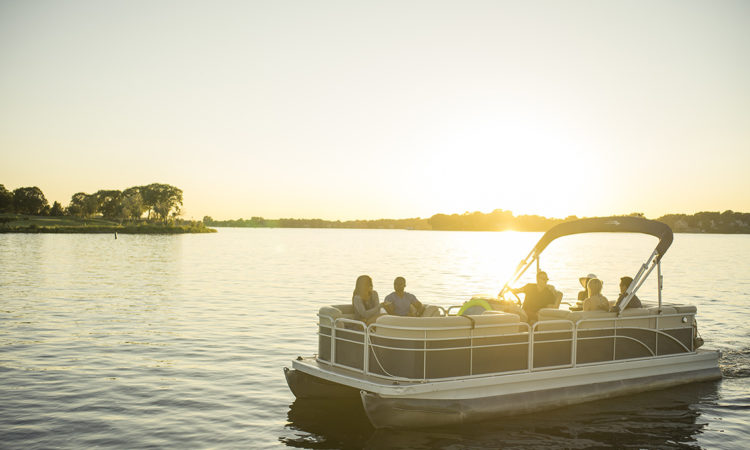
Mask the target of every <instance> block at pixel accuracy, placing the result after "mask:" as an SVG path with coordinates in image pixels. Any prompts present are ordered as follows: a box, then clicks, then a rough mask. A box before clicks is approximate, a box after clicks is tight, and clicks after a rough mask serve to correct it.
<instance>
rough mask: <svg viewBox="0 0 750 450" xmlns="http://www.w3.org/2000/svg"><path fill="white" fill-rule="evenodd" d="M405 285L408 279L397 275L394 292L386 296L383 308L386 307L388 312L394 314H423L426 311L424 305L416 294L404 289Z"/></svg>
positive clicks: (413, 315)
mask: <svg viewBox="0 0 750 450" xmlns="http://www.w3.org/2000/svg"><path fill="white" fill-rule="evenodd" d="M405 287H406V279H405V278H404V277H396V279H394V280H393V292H391V293H390V294H388V295H386V296H385V300H384V301H383V308H385V310H386V311H387V312H388V314H392V315H394V316H411V317H418V316H421V315H422V312H423V311H424V305H422V303H421V302H420V301H419V300H417V297H416V296H415V295H414V294H412V293H410V292H406V291H404V288H405Z"/></svg>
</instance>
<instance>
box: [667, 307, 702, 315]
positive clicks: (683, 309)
mask: <svg viewBox="0 0 750 450" xmlns="http://www.w3.org/2000/svg"><path fill="white" fill-rule="evenodd" d="M669 306H671V307H672V308H674V309H675V310H676V311H677V313H678V314H695V313H697V312H698V308H696V307H695V305H669Z"/></svg>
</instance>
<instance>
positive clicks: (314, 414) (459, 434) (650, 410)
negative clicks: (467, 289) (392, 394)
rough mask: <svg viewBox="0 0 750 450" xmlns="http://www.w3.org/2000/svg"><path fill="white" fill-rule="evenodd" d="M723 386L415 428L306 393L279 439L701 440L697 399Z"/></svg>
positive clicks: (441, 442)
mask: <svg viewBox="0 0 750 450" xmlns="http://www.w3.org/2000/svg"><path fill="white" fill-rule="evenodd" d="M718 386H719V382H717V381H706V382H700V383H691V384H688V385H684V386H678V387H673V388H668V389H662V390H658V391H652V392H646V393H642V394H637V395H632V396H627V397H621V398H618V400H617V401H616V402H614V401H611V400H599V401H593V402H588V403H583V404H578V405H573V406H568V407H564V408H560V409H555V410H551V411H545V412H541V413H536V414H525V415H518V416H506V417H498V418H497V419H493V420H488V421H484V422H478V423H473V424H464V425H459V426H444V427H438V428H424V429H411V430H405V429H374V428H373V427H371V426H370V425H369V423H368V422H367V418H366V416H365V413H364V411H363V409H362V405H361V403H359V402H357V401H352V400H339V401H335V402H334V401H329V400H317V399H300V400H296V401H295V402H294V403H292V404H291V405H290V406H289V413H288V418H289V424H287V426H286V429H287V430H288V431H292V433H290V435H288V436H282V437H280V438H279V440H280V441H281V442H283V443H285V444H286V445H288V446H290V447H304V448H396V449H399V448H401V449H406V448H425V449H428V448H446V447H455V446H457V445H458V446H460V447H461V448H508V447H510V448H514V447H527V448H540V447H548V448H586V447H602V446H615V447H631V446H633V447H640V448H642V447H644V446H645V447H648V448H659V447H686V446H687V447H690V446H693V445H695V446H696V447H697V446H698V445H697V444H696V439H697V437H698V435H700V433H701V432H702V430H703V429H704V428H705V427H706V423H707V420H701V412H700V410H701V408H700V407H699V405H710V404H713V403H715V402H716V401H717V398H718ZM294 432H297V433H294ZM298 432H304V433H298Z"/></svg>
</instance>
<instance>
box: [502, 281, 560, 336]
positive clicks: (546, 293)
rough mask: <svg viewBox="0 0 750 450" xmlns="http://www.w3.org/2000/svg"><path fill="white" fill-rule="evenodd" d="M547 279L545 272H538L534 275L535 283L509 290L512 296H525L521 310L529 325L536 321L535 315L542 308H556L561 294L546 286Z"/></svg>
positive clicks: (549, 285) (550, 286)
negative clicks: (524, 313)
mask: <svg viewBox="0 0 750 450" xmlns="http://www.w3.org/2000/svg"><path fill="white" fill-rule="evenodd" d="M547 281H549V277H548V276H547V273H546V272H543V271H539V272H537V274H536V283H528V284H526V285H525V286H523V287H520V288H516V289H511V291H512V292H513V293H514V294H521V293H523V294H525V298H524V300H523V306H522V307H521V309H523V310H524V311H525V312H526V315H527V316H528V318H529V323H534V322H536V320H537V313H538V312H539V310H540V309H542V308H556V307H557V305H558V304H559V301H560V299H561V298H562V294H561V293H559V292H558V291H557V290H556V289H555V287H554V286H552V285H551V284H547Z"/></svg>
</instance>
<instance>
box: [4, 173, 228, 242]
mask: <svg viewBox="0 0 750 450" xmlns="http://www.w3.org/2000/svg"><path fill="white" fill-rule="evenodd" d="M181 208H182V190H181V189H180V188H177V187H175V186H171V185H168V184H160V183H152V184H149V185H146V186H133V187H130V188H128V189H125V190H124V191H119V190H99V191H97V192H95V193H93V194H87V193H85V192H78V193H76V194H73V196H72V197H71V199H70V203H69V204H68V206H66V207H63V206H62V205H61V204H60V203H59V202H54V203H53V204H52V206H50V205H49V202H48V201H47V199H46V197H45V196H44V193H43V192H42V190H41V189H39V188H38V187H36V186H33V187H21V188H18V189H15V190H14V191H12V192H11V191H9V190H7V189H6V188H5V186H3V185H2V184H0V233H112V234H116V233H121V234H182V233H214V232H216V230H215V229H211V228H208V227H207V226H206V225H205V224H204V223H203V222H202V221H198V220H184V219H180V218H179V216H180V215H181V214H182V210H181Z"/></svg>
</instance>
